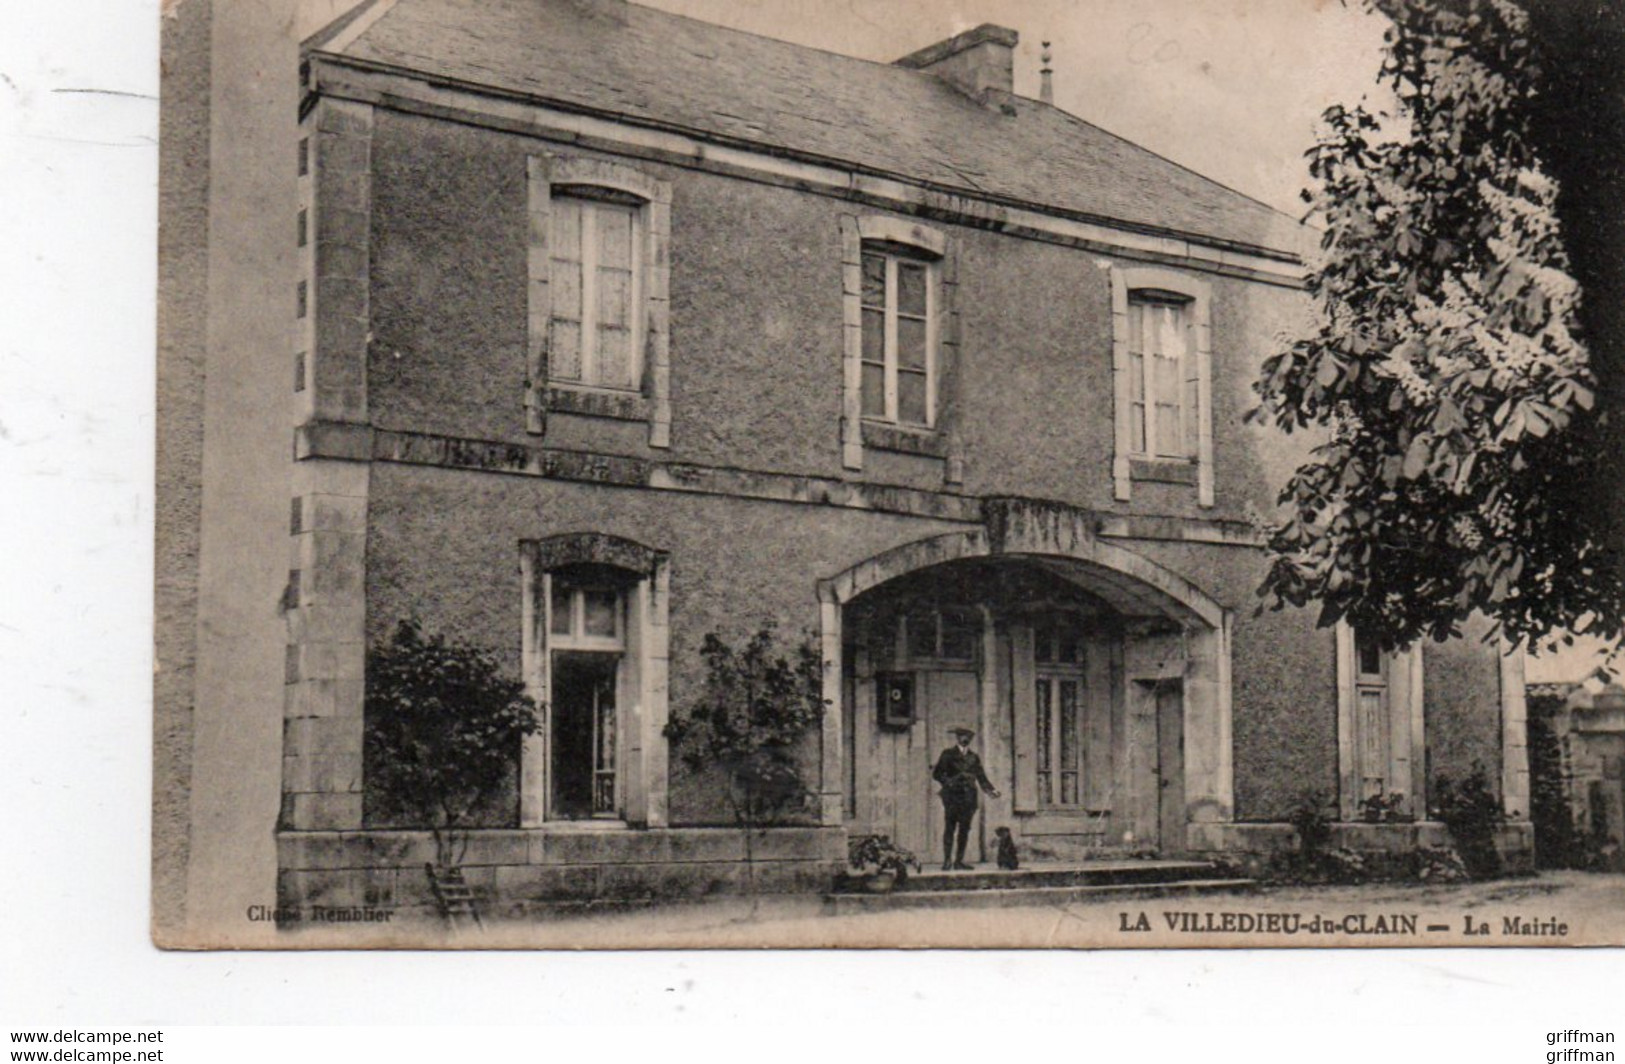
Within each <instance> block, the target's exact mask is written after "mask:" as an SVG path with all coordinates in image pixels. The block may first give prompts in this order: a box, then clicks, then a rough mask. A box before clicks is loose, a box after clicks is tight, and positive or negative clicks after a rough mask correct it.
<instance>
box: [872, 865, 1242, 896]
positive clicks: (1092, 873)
mask: <svg viewBox="0 0 1625 1064" xmlns="http://www.w3.org/2000/svg"><path fill="white" fill-rule="evenodd" d="M1193 878H1209V879H1212V878H1219V876H1218V873H1217V872H1215V870H1214V866H1213V865H1212V864H1211V863H1209V862H1207V861H1176V860H1149V859H1129V860H1114V861H1081V862H1077V863H1062V862H1043V863H1040V864H1032V865H1026V866H1024V867H1022V868H1018V869H1016V870H1014V871H1005V870H1004V869H1001V868H995V867H992V866H990V865H982V866H980V867H978V868H976V869H974V870H973V871H970V872H943V871H940V870H938V869H937V868H935V867H933V866H930V865H927V866H926V867H925V868H924V869H923V870H922V871H919V872H913V873H910V874H909V877H908V880H907V882H904V883H900V884H898V887H897V889H898V890H899V891H910V892H914V891H939V890H947V891H967V890H1010V889H1014V888H1019V887H1070V886H1109V885H1114V884H1131V883H1162V882H1168V881H1171V880H1178V879H1193Z"/></svg>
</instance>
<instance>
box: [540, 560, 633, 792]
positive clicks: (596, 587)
mask: <svg viewBox="0 0 1625 1064" xmlns="http://www.w3.org/2000/svg"><path fill="white" fill-rule="evenodd" d="M582 568H583V569H587V568H588V567H582ZM548 584H549V589H548V594H549V609H548V618H549V619H548V633H549V636H550V639H549V643H550V646H551V654H552V662H551V666H552V667H551V673H552V700H551V704H550V706H549V707H548V720H547V739H548V745H549V747H550V748H551V756H550V757H549V764H548V779H549V781H550V787H549V794H548V814H549V817H550V818H551V819H554V820H579V819H583V818H595V817H615V816H618V815H619V810H620V802H619V792H618V790H617V787H618V785H619V754H618V744H619V731H620V729H619V727H618V723H619V722H618V716H617V710H618V706H619V703H620V701H621V689H622V687H623V681H622V675H621V674H622V671H623V658H624V654H625V650H626V604H625V596H624V594H623V593H622V591H621V590H620V589H619V588H617V587H615V586H613V585H609V584H606V583H603V582H598V581H594V580H593V579H592V574H591V573H590V572H583V573H582V574H581V575H575V574H571V573H569V572H568V571H565V572H560V573H558V574H555V575H554V576H553V577H552V578H551V579H550V580H549V581H548Z"/></svg>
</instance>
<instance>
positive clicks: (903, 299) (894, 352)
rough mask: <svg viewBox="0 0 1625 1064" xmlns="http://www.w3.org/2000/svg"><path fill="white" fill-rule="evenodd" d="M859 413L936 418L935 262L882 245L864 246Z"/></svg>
mask: <svg viewBox="0 0 1625 1064" xmlns="http://www.w3.org/2000/svg"><path fill="white" fill-rule="evenodd" d="M862 266H863V289H862V307H863V380H862V384H861V391H862V393H863V416H864V417H865V418H872V419H875V420H879V421H886V422H891V423H893V424H898V425H912V426H917V427H921V428H929V427H930V426H931V425H933V424H934V423H935V421H936V379H935V378H936V361H937V357H936V339H937V338H936V306H935V303H936V299H937V297H936V287H937V283H936V274H937V267H936V264H935V263H933V262H930V261H927V260H925V259H923V258H920V257H918V256H917V255H916V254H913V253H911V252H909V251H907V250H902V249H896V248H887V247H885V246H883V245H865V247H864V249H863V259H862Z"/></svg>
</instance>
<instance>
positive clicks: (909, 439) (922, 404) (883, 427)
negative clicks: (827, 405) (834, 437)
mask: <svg viewBox="0 0 1625 1064" xmlns="http://www.w3.org/2000/svg"><path fill="white" fill-rule="evenodd" d="M840 223H841V297H842V313H843V329H842V346H841V377H842V391H841V465H842V466H843V467H845V468H846V469H854V470H856V469H862V468H863V454H864V450H865V448H875V449H877V450H882V451H892V452H895V453H901V454H911V455H917V456H920V457H925V458H934V459H937V460H939V461H941V462H942V463H943V480H944V482H945V483H948V484H958V483H960V481H961V480H962V478H963V475H964V473H963V468H964V464H963V459H962V457H961V456H960V455H959V454H958V453H957V450H956V441H955V438H954V433H953V431H952V424H953V420H954V416H953V393H954V389H955V383H954V382H955V379H956V367H957V363H958V352H959V329H958V323H957V322H958V319H957V317H956V315H955V314H954V292H955V291H956V289H957V287H958V252H957V246H956V243H955V242H954V241H953V240H951V239H950V238H949V236H948V234H947V233H945V232H943V231H941V230H938V229H933V228H931V227H930V226H927V225H922V224H920V223H919V222H916V221H914V220H913V219H909V218H899V217H895V216H892V215H885V214H866V215H861V216H859V215H849V214H843V215H841V218H840Z"/></svg>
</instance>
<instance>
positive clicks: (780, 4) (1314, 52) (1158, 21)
mask: <svg viewBox="0 0 1625 1064" xmlns="http://www.w3.org/2000/svg"><path fill="white" fill-rule="evenodd" d="M645 4H646V6H649V7H656V8H660V9H662V10H666V11H672V12H675V13H678V14H682V15H688V16H690V17H693V18H698V19H702V20H704V21H707V22H715V23H719V24H721V25H725V26H730V27H732V28H734V29H739V30H744V31H746V32H749V33H757V34H761V35H763V36H767V37H775V38H778V39H780V40H786V41H792V42H794V43H796V44H802V45H807V46H810V47H814V48H822V49H824V50H826V51H832V52H838V53H841V54H843V55H851V56H857V57H860V58H864V59H873V60H877V61H880V62H890V61H892V60H894V59H896V58H898V57H899V56H903V55H907V54H908V53H909V52H912V51H915V50H916V49H918V48H922V47H924V46H926V45H928V44H933V43H935V42H937V41H940V40H944V39H946V38H948V37H951V36H953V35H954V34H956V33H959V32H961V31H963V30H967V29H970V28H972V27H974V26H977V25H980V24H981V23H984V22H993V23H997V24H998V25H1002V26H1007V27H1009V28H1011V29H1013V30H1015V31H1016V32H1017V33H1019V34H1020V35H1021V43H1020V45H1019V46H1018V48H1017V53H1016V64H1015V66H1016V71H1015V77H1016V91H1017V92H1018V93H1020V94H1022V95H1024V96H1033V97H1036V96H1037V95H1038V85H1039V75H1038V71H1039V67H1040V63H1039V51H1040V47H1041V44H1042V42H1043V41H1045V40H1049V41H1051V42H1052V51H1053V63H1052V66H1053V68H1054V71H1055V75H1054V82H1055V102H1056V104H1057V105H1058V106H1060V107H1062V108H1063V109H1065V110H1067V111H1070V112H1071V113H1072V114H1074V115H1076V116H1078V117H1079V118H1082V119H1085V120H1086V121H1089V122H1092V123H1094V124H1096V125H1099V126H1102V127H1104V128H1106V129H1108V130H1110V131H1111V132H1113V133H1116V134H1118V135H1120V136H1123V137H1126V138H1128V139H1129V140H1132V141H1134V142H1135V143H1137V144H1140V145H1142V146H1144V147H1147V148H1150V149H1151V150H1153V151H1155V152H1158V153H1159V154H1161V155H1164V156H1166V157H1167V158H1169V159H1172V160H1173V161H1175V162H1178V163H1181V164H1183V165H1185V166H1188V167H1190V168H1191V169H1193V170H1196V171H1197V172H1199V173H1201V174H1204V175H1206V176H1208V177H1211V178H1213V179H1214V180H1216V181H1219V182H1221V183H1223V184H1226V185H1229V186H1230V187H1232V188H1234V189H1236V190H1238V191H1241V192H1245V193H1247V194H1248V195H1250V196H1253V197H1254V198H1256V199H1260V200H1263V201H1264V202H1265V203H1268V204H1269V205H1271V206H1273V207H1276V208H1278V209H1280V210H1284V211H1286V212H1288V213H1289V214H1291V215H1293V216H1294V217H1298V216H1300V215H1301V214H1302V211H1303V204H1302V203H1301V201H1300V200H1299V199H1298V191H1299V189H1300V188H1302V187H1303V184H1304V181H1305V179H1306V172H1305V169H1304V166H1303V153H1304V151H1305V150H1306V149H1307V148H1308V147H1309V146H1310V145H1311V144H1312V143H1313V142H1314V131H1315V124H1316V120H1317V119H1318V117H1319V115H1320V113H1321V111H1322V110H1324V109H1325V107H1326V106H1327V105H1329V104H1331V103H1334V102H1344V103H1349V102H1353V101H1356V100H1358V99H1359V98H1360V97H1361V96H1362V95H1364V94H1367V93H1373V94H1375V93H1376V92H1377V87H1376V84H1375V79H1376V70H1377V65H1378V60H1379V51H1380V48H1381V45H1382V27H1383V23H1382V20H1380V19H1378V18H1375V17H1373V16H1369V15H1366V14H1365V13H1364V12H1363V11H1362V9H1361V6H1360V4H1359V2H1358V0H1350V2H1349V3H1348V4H1346V5H1345V4H1344V3H1342V2H1340V0H818V2H809V0H645ZM348 7H349V0H304V10H303V14H304V18H303V24H302V26H301V27H300V32H301V34H307V33H310V32H313V31H314V30H315V29H317V28H319V27H320V26H321V25H323V24H325V23H326V22H327V21H328V20H329V19H330V18H332V17H333V16H334V15H335V14H336V13H338V12H342V11H343V10H345V9H347V8H348ZM1376 98H1378V99H1382V98H1383V97H1380V96H1377V97H1376Z"/></svg>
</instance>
